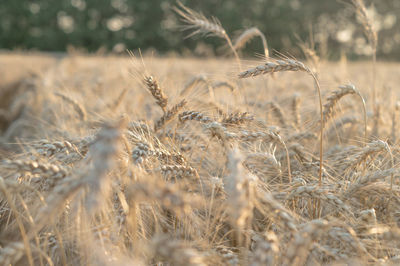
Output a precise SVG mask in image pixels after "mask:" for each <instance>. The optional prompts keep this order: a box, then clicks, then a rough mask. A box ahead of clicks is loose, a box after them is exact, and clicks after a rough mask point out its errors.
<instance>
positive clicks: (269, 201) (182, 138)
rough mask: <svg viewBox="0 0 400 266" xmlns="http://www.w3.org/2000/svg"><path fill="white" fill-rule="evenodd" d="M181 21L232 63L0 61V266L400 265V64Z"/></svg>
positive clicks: (80, 58)
mask: <svg viewBox="0 0 400 266" xmlns="http://www.w3.org/2000/svg"><path fill="white" fill-rule="evenodd" d="M354 2H355V3H358V2H359V1H354ZM356 7H357V6H356ZM358 8H359V9H358V11H359V12H361V15H363V13H362V11H363V9H362V7H358ZM176 11H177V13H178V14H179V15H181V16H182V17H183V19H184V21H185V22H186V23H188V24H189V25H190V27H189V26H188V27H189V29H192V30H193V29H194V30H195V32H194V33H203V34H210V35H213V36H214V37H219V38H222V39H224V40H226V41H227V47H228V48H227V50H229V49H231V50H232V57H228V58H209V59H195V58H180V57H165V58H162V57H156V56H151V55H143V56H142V55H141V54H140V53H139V52H136V51H135V52H133V53H132V52H129V54H128V53H127V54H126V55H125V56H119V57H117V56H111V55H87V54H82V53H79V52H71V53H68V54H67V55H65V56H52V55H48V54H40V53H32V54H23V53H2V54H0V61H1V62H2V64H1V65H0V80H1V81H0V159H1V160H0V265H182V266H183V265H253V266H258V265H398V264H399V263H400V246H399V243H400V228H399V227H400V182H399V180H398V178H399V175H400V167H399V159H400V150H399V144H398V143H399V137H400V136H399V113H400V101H398V99H399V96H400V95H399V90H400V86H399V84H400V75H399V72H398V69H399V67H400V65H399V64H398V63H388V62H380V61H379V60H378V61H376V57H375V56H374V57H373V58H372V60H371V61H362V62H348V61H347V60H346V59H345V58H342V60H340V61H339V62H329V61H327V60H324V59H321V58H318V56H316V55H315V54H312V53H310V54H309V56H308V57H306V59H304V60H297V59H294V58H291V57H285V56H282V55H281V56H278V57H275V59H273V58H270V57H269V56H270V53H269V48H268V45H267V42H266V39H265V37H264V36H263V35H262V33H261V32H260V31H259V30H258V29H256V28H252V29H250V30H248V31H245V32H244V33H243V35H242V36H240V37H239V38H238V40H237V41H231V40H230V38H229V36H228V35H227V33H226V32H225V31H224V29H223V27H222V25H221V24H220V23H219V22H218V21H217V20H216V19H215V20H207V19H206V18H205V17H204V16H202V15H200V14H198V13H196V12H194V11H192V10H190V9H188V8H186V7H184V6H183V5H180V6H178V7H177V10H176ZM366 19H367V18H366ZM199 21H200V22H199ZM368 23H369V22H368V20H366V21H364V25H363V26H364V28H365V30H366V33H367V37H368V39H369V41H370V42H371V45H372V47H374V46H375V49H376V45H377V44H376V42H375V43H374V35H373V29H371V28H370V25H369V24H368ZM247 34H248V35H247ZM246 35H247V36H246ZM252 37H260V39H261V41H262V43H263V47H264V55H263V56H264V59H258V60H245V59H243V58H241V54H240V53H239V50H240V49H239V48H240V47H241V46H243V43H245V42H246V40H248V39H251V38H252ZM375 41H376V40H375Z"/></svg>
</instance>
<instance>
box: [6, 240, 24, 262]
mask: <svg viewBox="0 0 400 266" xmlns="http://www.w3.org/2000/svg"><path fill="white" fill-rule="evenodd" d="M24 252H25V246H24V243H23V242H11V243H8V244H7V245H5V246H4V247H3V248H0V264H1V265H13V264H14V263H16V262H18V261H19V260H20V259H21V257H22V256H23V255H24Z"/></svg>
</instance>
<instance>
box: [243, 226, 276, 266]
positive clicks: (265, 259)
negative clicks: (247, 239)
mask: <svg viewBox="0 0 400 266" xmlns="http://www.w3.org/2000/svg"><path fill="white" fill-rule="evenodd" d="M252 240H253V242H254V245H253V249H254V251H253V254H254V256H253V258H252V260H251V263H250V265H251V266H262V265H276V263H277V262H276V260H277V255H278V252H279V239H278V237H277V236H276V234H275V233H274V232H273V231H269V232H266V233H264V234H263V235H262V236H260V235H255V236H253V237H252Z"/></svg>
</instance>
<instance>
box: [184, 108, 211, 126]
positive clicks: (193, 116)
mask: <svg viewBox="0 0 400 266" xmlns="http://www.w3.org/2000/svg"><path fill="white" fill-rule="evenodd" d="M179 121H180V122H181V123H182V124H183V123H185V122H186V121H198V122H200V123H210V122H212V121H213V120H212V119H211V118H210V117H208V116H206V115H205V114H203V113H201V112H197V111H185V112H182V113H181V114H179Z"/></svg>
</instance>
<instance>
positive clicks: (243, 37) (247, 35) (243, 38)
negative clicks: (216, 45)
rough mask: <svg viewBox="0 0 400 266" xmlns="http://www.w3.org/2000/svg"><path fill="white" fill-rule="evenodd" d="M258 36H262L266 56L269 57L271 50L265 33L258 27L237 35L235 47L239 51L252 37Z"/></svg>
mask: <svg viewBox="0 0 400 266" xmlns="http://www.w3.org/2000/svg"><path fill="white" fill-rule="evenodd" d="M257 36H259V37H260V38H261V41H262V44H263V47H264V55H265V58H268V57H269V50H268V45H267V39H266V38H265V35H264V34H263V33H262V32H261V31H260V30H259V29H258V28H256V27H253V28H250V29H247V30H245V31H243V32H242V34H240V35H239V37H237V39H236V40H235V42H234V45H233V47H234V48H235V50H236V51H238V50H240V49H241V48H243V47H244V46H245V45H246V43H247V42H249V41H250V40H251V39H253V38H254V37H257Z"/></svg>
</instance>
